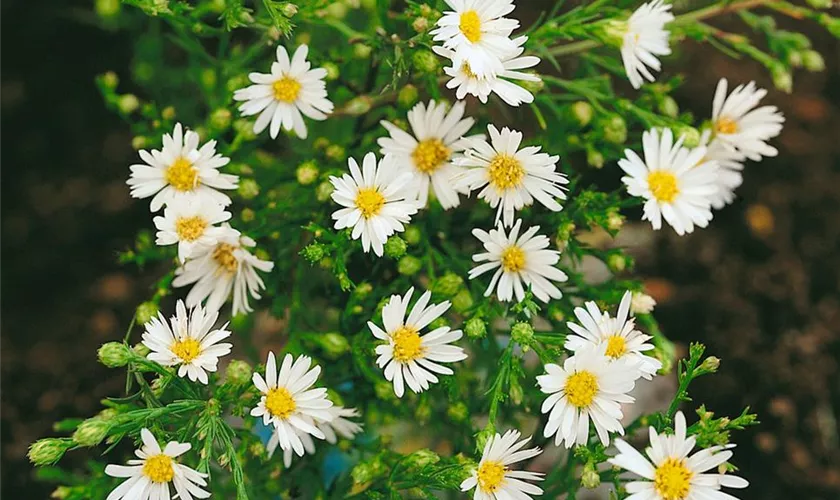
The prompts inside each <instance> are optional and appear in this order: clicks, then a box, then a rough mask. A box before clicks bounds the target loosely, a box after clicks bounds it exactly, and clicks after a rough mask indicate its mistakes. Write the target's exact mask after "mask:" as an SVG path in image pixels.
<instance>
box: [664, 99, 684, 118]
mask: <svg viewBox="0 0 840 500" xmlns="http://www.w3.org/2000/svg"><path fill="white" fill-rule="evenodd" d="M659 112H660V113H662V114H663V115H665V116H670V117H671V118H676V117H677V115H679V114H680V106H679V104H677V101H676V100H675V99H674V98H673V97H671V96H669V95H666V96H665V97H663V98H662V100H661V101H659Z"/></svg>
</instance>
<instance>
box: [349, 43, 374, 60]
mask: <svg viewBox="0 0 840 500" xmlns="http://www.w3.org/2000/svg"><path fill="white" fill-rule="evenodd" d="M371 52H373V48H371V46H370V45H365V44H363V43H357V44H356V45H354V46H353V57H355V58H356V59H367V58H368V57H370V53H371Z"/></svg>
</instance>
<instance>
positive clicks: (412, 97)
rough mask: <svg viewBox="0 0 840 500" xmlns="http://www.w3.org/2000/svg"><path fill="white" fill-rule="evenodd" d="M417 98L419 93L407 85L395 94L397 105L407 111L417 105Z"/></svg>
mask: <svg viewBox="0 0 840 500" xmlns="http://www.w3.org/2000/svg"><path fill="white" fill-rule="evenodd" d="M419 98H420V91H418V90H417V87H415V86H414V85H412V84H410V83H409V84H407V85H405V86H404V87H403V88H401V89H400V92H399V94H397V104H398V105H399V106H400V107H401V108H402V109H409V108H411V107H412V106H414V105H415V104H416V103H417V100H418V99H419Z"/></svg>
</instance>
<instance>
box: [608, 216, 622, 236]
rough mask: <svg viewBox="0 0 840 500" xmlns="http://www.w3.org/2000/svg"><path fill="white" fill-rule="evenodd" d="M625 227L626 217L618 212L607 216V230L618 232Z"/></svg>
mask: <svg viewBox="0 0 840 500" xmlns="http://www.w3.org/2000/svg"><path fill="white" fill-rule="evenodd" d="M623 226H624V217H622V216H621V214H619V213H618V212H610V213H609V215H607V229H609V230H610V231H618V230H620V229H621V228H622V227H623Z"/></svg>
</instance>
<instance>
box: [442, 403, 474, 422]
mask: <svg viewBox="0 0 840 500" xmlns="http://www.w3.org/2000/svg"><path fill="white" fill-rule="evenodd" d="M446 415H447V416H448V417H449V418H451V419H452V420H453V421H455V422H466V421H467V419H468V418H470V411H469V409H468V408H467V405H466V404H464V402H463V401H458V402H457V403H454V404H450V405H449V407H448V408H447V409H446Z"/></svg>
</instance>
